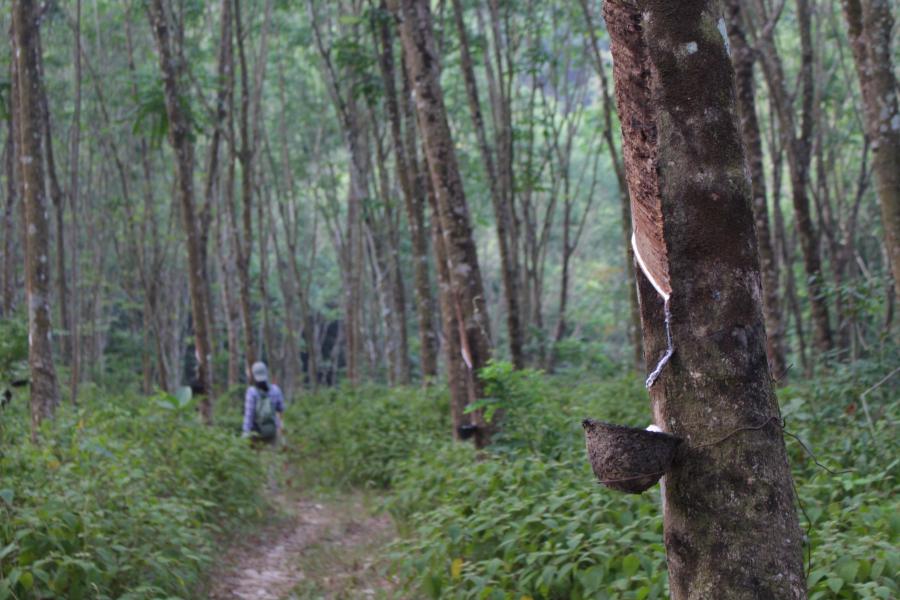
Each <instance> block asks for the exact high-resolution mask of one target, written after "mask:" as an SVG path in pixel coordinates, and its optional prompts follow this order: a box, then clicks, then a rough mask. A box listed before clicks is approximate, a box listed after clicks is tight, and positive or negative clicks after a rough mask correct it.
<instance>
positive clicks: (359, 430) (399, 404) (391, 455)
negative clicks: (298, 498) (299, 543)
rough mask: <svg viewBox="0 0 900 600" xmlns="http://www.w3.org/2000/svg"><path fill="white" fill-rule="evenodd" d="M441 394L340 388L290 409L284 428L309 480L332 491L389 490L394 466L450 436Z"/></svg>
mask: <svg viewBox="0 0 900 600" xmlns="http://www.w3.org/2000/svg"><path fill="white" fill-rule="evenodd" d="M448 406H449V404H448V402H447V399H446V397H445V394H444V393H443V390H440V389H428V390H418V389H414V388H399V389H393V390H390V389H386V388H383V387H377V386H364V387H360V388H357V389H355V390H354V389H351V388H350V387H343V388H338V389H331V390H328V391H325V392H322V393H321V394H318V395H309V396H303V397H301V398H299V399H298V400H297V401H295V402H294V403H293V404H292V405H290V406H289V407H288V409H287V413H286V415H285V428H286V430H287V435H288V437H289V438H290V448H291V452H292V454H293V458H294V460H295V461H296V462H300V463H302V465H303V469H304V471H305V474H306V476H307V477H308V478H310V479H312V480H315V481H317V482H318V483H323V484H331V485H335V486H347V485H357V486H372V487H379V488H384V487H387V486H389V485H390V484H391V483H392V481H393V479H394V477H395V475H396V472H397V464H398V463H399V462H400V461H402V460H404V459H406V458H407V457H408V456H410V454H414V453H416V452H417V451H418V450H419V449H420V448H423V447H428V446H429V445H430V443H431V442H432V441H433V440H434V439H436V438H445V437H449V435H450V425H449V416H448V408H447V407H448Z"/></svg>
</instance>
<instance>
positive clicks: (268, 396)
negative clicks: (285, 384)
mask: <svg viewBox="0 0 900 600" xmlns="http://www.w3.org/2000/svg"><path fill="white" fill-rule="evenodd" d="M250 375H251V377H252V379H253V381H252V385H250V386H249V387H248V388H247V393H246V394H245V395H244V427H243V435H244V437H250V438H253V439H254V440H259V441H261V442H265V443H269V444H274V443H275V442H276V441H277V440H278V438H279V437H280V436H281V430H282V415H283V414H284V394H283V393H282V392H281V388H279V387H278V386H277V385H275V384H274V383H270V382H269V369H268V368H267V367H266V364H265V363H263V362H256V363H253V366H252V367H251V368H250Z"/></svg>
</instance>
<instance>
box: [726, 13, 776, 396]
mask: <svg viewBox="0 0 900 600" xmlns="http://www.w3.org/2000/svg"><path fill="white" fill-rule="evenodd" d="M741 4H742V3H741V1H740V0H729V2H728V39H729V41H730V43H731V64H732V65H733V66H734V73H735V84H736V88H737V96H736V99H737V108H738V114H739V115H740V119H741V137H742V138H743V142H744V149H745V152H746V155H747V163H748V166H749V172H750V192H751V194H752V196H753V203H752V207H753V218H754V220H755V222H756V241H757V246H758V247H759V262H760V270H761V272H762V289H763V317H764V319H765V322H766V355H767V356H768V359H769V367H770V368H771V370H772V373H773V374H774V375H775V377H778V378H780V377H782V376H783V375H784V373H785V371H786V369H787V363H786V362H785V349H784V323H783V322H782V319H781V303H780V302H779V299H778V262H777V260H776V257H775V251H774V250H773V248H772V236H771V230H770V228H769V208H768V204H767V198H766V176H765V171H764V169H763V150H762V140H761V138H760V133H759V121H758V120H757V118H756V96H755V91H754V87H753V63H754V61H755V58H754V56H753V49H752V48H751V47H750V45H749V44H748V43H747V38H746V36H745V35H744V25H743V16H742V12H741Z"/></svg>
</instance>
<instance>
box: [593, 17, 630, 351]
mask: <svg viewBox="0 0 900 600" xmlns="http://www.w3.org/2000/svg"><path fill="white" fill-rule="evenodd" d="M580 2H581V11H582V13H583V14H584V19H585V22H586V23H585V24H586V25H587V28H588V34H589V36H590V39H591V56H592V57H593V59H594V69H595V70H596V71H597V75H598V76H599V77H600V92H601V95H602V96H603V139H604V140H605V141H606V147H607V148H608V149H609V155H610V159H611V161H612V164H613V169H614V170H615V173H616V182H617V183H618V188H619V201H620V202H621V206H622V240H623V242H624V243H623V245H624V247H625V280H626V282H627V285H628V308H629V313H628V316H629V319H630V322H629V323H628V339H629V340H630V341H631V345H632V349H633V352H634V354H633V357H634V366H635V368H636V369H641V368H642V367H643V366H644V349H643V346H642V344H641V312H640V308H639V306H638V298H637V288H636V287H635V286H634V285H632V282H633V281H634V249H633V248H632V247H631V230H632V226H631V200H630V199H629V197H628V182H626V181H625V165H624V164H623V163H622V160H621V158H620V157H619V151H618V148H617V146H616V142H615V140H614V138H613V119H612V117H613V100H612V98H611V97H610V93H609V83H608V81H607V79H606V67H605V66H604V64H603V57H602V55H601V53H600V44H599V40H598V39H597V33H596V30H595V28H594V19H593V17H592V13H591V10H590V7H589V6H588V2H587V0H580Z"/></svg>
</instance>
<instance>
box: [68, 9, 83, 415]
mask: <svg viewBox="0 0 900 600" xmlns="http://www.w3.org/2000/svg"><path fill="white" fill-rule="evenodd" d="M74 51H75V109H74V112H73V114H72V133H71V138H70V148H69V210H71V211H72V236H71V237H72V247H71V251H70V260H71V275H72V295H71V300H72V302H71V305H70V307H69V314H70V316H71V318H70V319H69V327H68V331H69V343H70V355H69V356H70V364H69V369H70V370H71V374H70V380H69V390H70V395H71V397H72V402H78V385H79V383H80V382H81V342H80V334H79V328H80V323H79V316H80V310H81V309H80V304H81V292H80V289H81V288H80V287H79V269H80V264H79V254H80V253H79V240H78V236H79V234H80V233H81V224H80V221H81V217H80V215H79V214H78V212H79V210H80V208H79V205H80V194H81V181H80V178H79V175H80V173H81V170H80V166H81V165H80V157H81V0H76V2H75V49H74Z"/></svg>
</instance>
